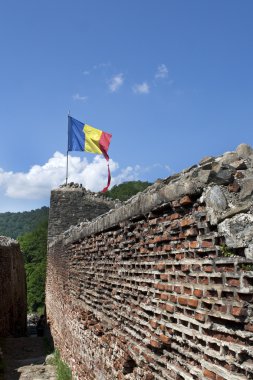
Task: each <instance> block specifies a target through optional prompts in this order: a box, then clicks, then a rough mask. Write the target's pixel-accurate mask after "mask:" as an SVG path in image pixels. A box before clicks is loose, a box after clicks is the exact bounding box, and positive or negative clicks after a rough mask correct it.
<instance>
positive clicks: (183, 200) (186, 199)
mask: <svg viewBox="0 0 253 380" xmlns="http://www.w3.org/2000/svg"><path fill="white" fill-rule="evenodd" d="M179 203H180V205H181V206H189V205H191V204H192V200H191V198H190V197H189V196H188V195H185V196H184V197H183V198H181V199H180V201H179Z"/></svg>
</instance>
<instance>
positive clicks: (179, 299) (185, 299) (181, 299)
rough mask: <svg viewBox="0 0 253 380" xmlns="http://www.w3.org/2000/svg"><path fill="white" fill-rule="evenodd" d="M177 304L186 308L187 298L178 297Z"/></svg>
mask: <svg viewBox="0 0 253 380" xmlns="http://www.w3.org/2000/svg"><path fill="white" fill-rule="evenodd" d="M178 302H179V303H180V305H185V306H186V305H187V304H188V298H184V297H178Z"/></svg>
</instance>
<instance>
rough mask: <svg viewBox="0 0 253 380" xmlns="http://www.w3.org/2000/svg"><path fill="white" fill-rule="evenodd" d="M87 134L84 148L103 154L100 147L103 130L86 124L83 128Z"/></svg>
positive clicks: (87, 150)
mask: <svg viewBox="0 0 253 380" xmlns="http://www.w3.org/2000/svg"><path fill="white" fill-rule="evenodd" d="M83 131H84V134H85V145H84V150H85V151H86V152H90V153H97V154H102V151H101V149H100V147H99V140H100V137H101V135H102V132H103V131H100V130H99V129H96V128H93V127H92V126H91V125H88V124H85V125H84V128H83Z"/></svg>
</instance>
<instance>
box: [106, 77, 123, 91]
mask: <svg viewBox="0 0 253 380" xmlns="http://www.w3.org/2000/svg"><path fill="white" fill-rule="evenodd" d="M123 83H124V76H123V74H122V73H120V74H117V75H114V77H112V78H111V79H110V81H109V90H110V92H116V91H118V90H119V88H120V87H121V86H122V85H123Z"/></svg>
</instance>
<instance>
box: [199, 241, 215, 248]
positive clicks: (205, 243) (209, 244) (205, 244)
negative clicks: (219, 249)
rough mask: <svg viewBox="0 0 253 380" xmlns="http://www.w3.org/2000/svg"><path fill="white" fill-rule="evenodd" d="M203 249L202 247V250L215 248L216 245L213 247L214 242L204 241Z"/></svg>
mask: <svg viewBox="0 0 253 380" xmlns="http://www.w3.org/2000/svg"><path fill="white" fill-rule="evenodd" d="M201 247H202V248H213V247H214V245H213V242H212V241H208V240H202V242H201Z"/></svg>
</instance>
